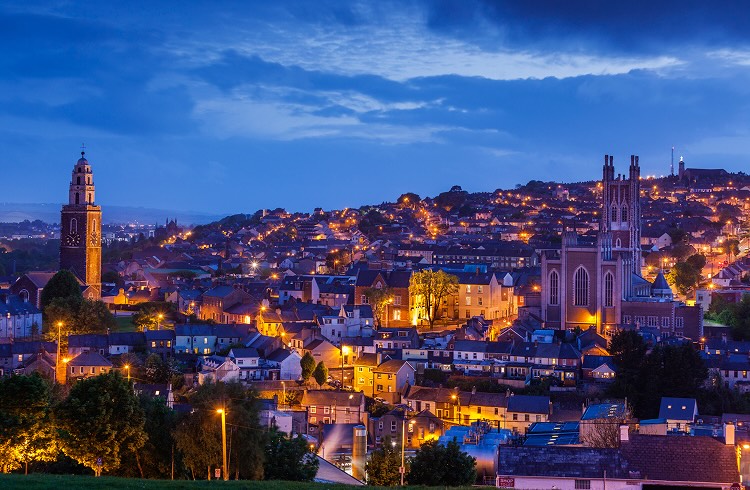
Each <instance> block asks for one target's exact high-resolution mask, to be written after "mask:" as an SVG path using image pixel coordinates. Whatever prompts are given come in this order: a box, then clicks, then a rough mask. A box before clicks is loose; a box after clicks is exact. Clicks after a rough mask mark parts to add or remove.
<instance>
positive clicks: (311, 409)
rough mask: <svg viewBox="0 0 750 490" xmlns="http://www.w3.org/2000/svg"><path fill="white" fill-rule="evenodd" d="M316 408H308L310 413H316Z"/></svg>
mask: <svg viewBox="0 0 750 490" xmlns="http://www.w3.org/2000/svg"><path fill="white" fill-rule="evenodd" d="M317 411H318V407H310V413H317Z"/></svg>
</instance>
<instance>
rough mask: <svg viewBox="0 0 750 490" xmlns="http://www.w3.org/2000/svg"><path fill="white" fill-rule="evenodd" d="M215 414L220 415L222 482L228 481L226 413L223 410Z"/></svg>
mask: <svg viewBox="0 0 750 490" xmlns="http://www.w3.org/2000/svg"><path fill="white" fill-rule="evenodd" d="M216 413H220V414H221V476H222V478H224V481H227V480H229V474H228V473H227V419H226V415H227V412H226V410H224V409H223V408H220V409H218V410H216Z"/></svg>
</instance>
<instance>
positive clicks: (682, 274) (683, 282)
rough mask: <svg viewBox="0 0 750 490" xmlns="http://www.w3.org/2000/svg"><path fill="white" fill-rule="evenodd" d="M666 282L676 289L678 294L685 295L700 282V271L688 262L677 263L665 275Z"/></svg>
mask: <svg viewBox="0 0 750 490" xmlns="http://www.w3.org/2000/svg"><path fill="white" fill-rule="evenodd" d="M666 279H667V281H669V283H670V284H671V285H672V286H674V287H676V288H677V291H679V292H680V294H687V293H688V292H689V291H690V290H691V289H692V288H694V287H695V286H696V284H698V283H699V282H700V280H701V269H696V268H695V267H694V265H691V263H688V262H677V263H676V264H675V265H674V267H672V270H670V271H669V274H667V278H666Z"/></svg>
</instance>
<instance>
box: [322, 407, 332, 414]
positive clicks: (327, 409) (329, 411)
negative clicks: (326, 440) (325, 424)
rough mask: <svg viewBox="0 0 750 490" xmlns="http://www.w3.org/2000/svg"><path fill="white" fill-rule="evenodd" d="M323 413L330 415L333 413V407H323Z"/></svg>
mask: <svg viewBox="0 0 750 490" xmlns="http://www.w3.org/2000/svg"><path fill="white" fill-rule="evenodd" d="M323 413H324V414H325V415H328V414H330V413H331V407H323Z"/></svg>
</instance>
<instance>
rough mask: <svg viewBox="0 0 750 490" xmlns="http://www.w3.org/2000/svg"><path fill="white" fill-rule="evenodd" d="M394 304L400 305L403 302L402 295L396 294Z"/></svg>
mask: <svg viewBox="0 0 750 490" xmlns="http://www.w3.org/2000/svg"><path fill="white" fill-rule="evenodd" d="M393 304H394V305H400V304H401V296H400V295H399V296H394V297H393Z"/></svg>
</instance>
